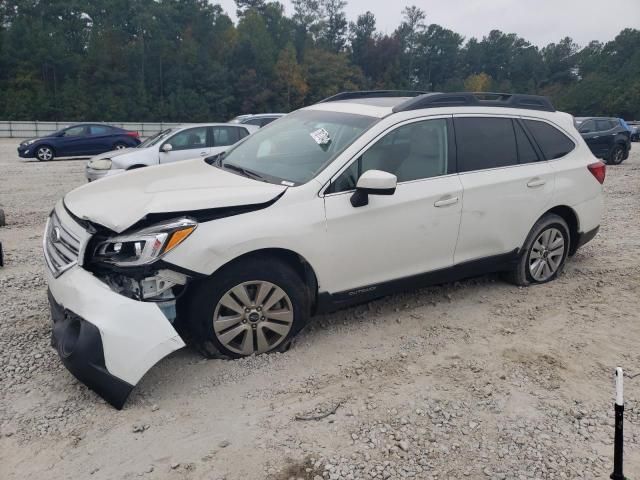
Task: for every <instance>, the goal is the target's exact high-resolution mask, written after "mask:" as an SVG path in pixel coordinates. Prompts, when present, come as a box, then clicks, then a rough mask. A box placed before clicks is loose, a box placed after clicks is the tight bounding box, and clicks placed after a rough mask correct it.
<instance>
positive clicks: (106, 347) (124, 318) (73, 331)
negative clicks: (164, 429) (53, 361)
mask: <svg viewBox="0 0 640 480" xmlns="http://www.w3.org/2000/svg"><path fill="white" fill-rule="evenodd" d="M47 282H48V284H49V302H50V305H51V316H52V319H53V332H52V345H53V346H54V347H55V348H56V349H57V351H58V354H59V355H60V358H61V360H62V362H63V364H64V365H65V367H67V369H68V370H69V371H70V372H71V373H72V374H73V375H74V376H75V377H76V378H77V379H78V380H80V381H81V382H83V383H84V384H86V385H87V386H88V387H89V388H91V389H92V390H94V391H95V392H96V393H97V394H99V395H100V396H101V397H103V398H104V399H105V400H106V401H107V402H109V403H110V404H111V405H113V406H114V407H115V408H117V409H121V408H122V407H123V405H124V403H125V401H126V400H127V397H128V396H129V393H131V390H132V389H133V387H134V386H135V385H136V384H137V383H138V382H139V381H140V379H141V378H142V377H143V375H144V374H145V373H146V372H147V371H148V370H149V369H150V368H151V367H152V366H153V365H155V364H156V363H157V362H158V361H159V360H160V359H162V358H164V357H165V356H167V355H169V354H170V353H171V352H173V351H175V350H178V349H180V348H182V347H184V346H185V343H184V341H183V340H182V338H180V335H178V333H177V332H176V330H175V329H174V328H173V326H172V325H171V323H169V321H168V320H167V318H166V317H165V316H164V314H163V313H162V312H161V310H160V308H159V307H158V306H157V305H156V304H155V303H151V302H139V301H136V300H132V299H130V298H127V297H125V296H123V295H120V294H118V293H116V292H114V291H113V290H111V289H110V288H109V287H108V286H107V285H106V284H104V283H103V282H102V281H100V280H99V279H97V278H96V277H94V276H93V275H92V274H91V273H90V272H88V271H86V270H84V269H83V268H81V267H79V266H74V267H73V268H71V269H69V270H68V271H66V272H64V273H63V274H62V275H60V276H59V277H58V278H54V277H53V275H52V274H51V273H50V272H49V271H48V269H47Z"/></svg>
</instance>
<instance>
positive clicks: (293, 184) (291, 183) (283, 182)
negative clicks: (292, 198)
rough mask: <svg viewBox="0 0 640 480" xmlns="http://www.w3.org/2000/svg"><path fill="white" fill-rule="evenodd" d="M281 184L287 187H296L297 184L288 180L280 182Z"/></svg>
mask: <svg viewBox="0 0 640 480" xmlns="http://www.w3.org/2000/svg"><path fill="white" fill-rule="evenodd" d="M280 184H281V185H286V186H287V187H295V185H296V184H295V183H293V182H287V181H286V180H282V181H281V182H280Z"/></svg>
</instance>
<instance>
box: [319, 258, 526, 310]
mask: <svg viewBox="0 0 640 480" xmlns="http://www.w3.org/2000/svg"><path fill="white" fill-rule="evenodd" d="M519 257H520V249H517V248H516V249H515V250H513V251H511V252H508V253H504V254H502V255H494V256H491V257H486V258H481V259H478V260H471V261H469V262H464V263H461V264H458V265H454V266H452V267H448V268H443V269H440V270H435V271H432V272H427V273H421V274H418V275H412V276H410V277H404V278H398V279H396V280H391V281H389V282H384V283H376V284H373V285H365V286H363V287H359V288H356V289H354V290H349V291H345V292H337V293H328V292H321V293H319V294H318V303H317V307H316V313H330V312H334V311H336V310H339V309H341V308H346V307H350V306H353V305H357V304H360V303H364V302H368V301H370V300H374V299H376V298H380V297H384V296H387V295H392V294H394V293H398V292H403V291H407V290H414V289H418V288H424V287H428V286H431V285H439V284H443V283H450V282H454V281H456V280H462V279H464V278H469V277H476V276H479V275H483V274H486V273H495V272H504V271H508V270H511V269H512V268H513V267H514V266H515V265H516V264H517V262H518V259H519Z"/></svg>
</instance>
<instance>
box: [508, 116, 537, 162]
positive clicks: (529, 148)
mask: <svg viewBox="0 0 640 480" xmlns="http://www.w3.org/2000/svg"><path fill="white" fill-rule="evenodd" d="M513 128H514V129H515V131H516V142H517V144H518V162H519V163H531V162H537V161H538V160H540V158H539V157H538V154H537V153H536V151H535V149H534V148H533V145H531V142H530V141H529V138H528V137H527V134H526V133H525V131H524V130H523V128H522V127H521V126H520V123H518V122H515V121H514V122H513Z"/></svg>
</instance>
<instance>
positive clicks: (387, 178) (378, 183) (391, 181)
mask: <svg viewBox="0 0 640 480" xmlns="http://www.w3.org/2000/svg"><path fill="white" fill-rule="evenodd" d="M397 184H398V178H397V177H396V176H395V175H394V174H392V173H389V172H383V171H382V170H367V171H366V172H364V173H363V174H362V175H361V176H360V178H359V179H358V183H357V184H356V191H355V192H354V193H353V195H351V205H352V206H354V207H364V206H365V205H368V204H369V195H393V194H394V193H396V185H397Z"/></svg>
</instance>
